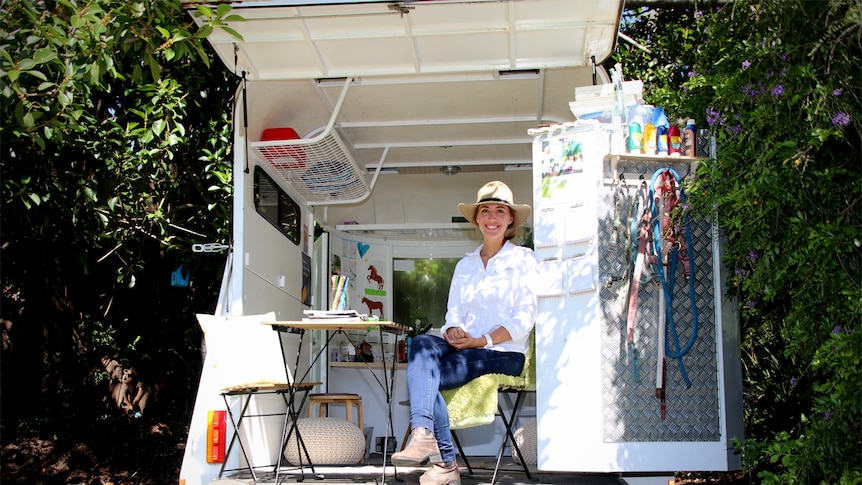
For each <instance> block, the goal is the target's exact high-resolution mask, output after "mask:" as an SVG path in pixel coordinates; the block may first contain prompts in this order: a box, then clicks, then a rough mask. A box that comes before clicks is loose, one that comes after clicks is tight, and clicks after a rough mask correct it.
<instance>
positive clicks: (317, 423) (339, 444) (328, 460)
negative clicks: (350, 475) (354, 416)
mask: <svg viewBox="0 0 862 485" xmlns="http://www.w3.org/2000/svg"><path fill="white" fill-rule="evenodd" d="M296 426H297V428H299V433H300V434H301V435H302V442H303V443H305V447H306V448H307V449H308V457H309V458H311V464H312V465H355V464H357V463H359V462H361V461H362V459H363V458H365V436H364V435H363V434H362V430H360V429H359V428H358V427H357V426H356V425H355V424H353V423H351V422H349V421H347V420H345V419H341V418H299V419H297V420H296ZM284 458H285V459H286V460H287V461H288V463H290V464H291V465H294V466H299V464H300V463H299V449H298V447H297V445H296V433H293V434H292V435H291V436H290V440H289V441H288V442H287V446H286V447H285V448H284ZM302 463H303V464H305V465H308V464H309V463H308V460H307V458H306V457H305V455H304V454H303V455H302Z"/></svg>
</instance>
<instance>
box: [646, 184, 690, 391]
mask: <svg viewBox="0 0 862 485" xmlns="http://www.w3.org/2000/svg"><path fill="white" fill-rule="evenodd" d="M665 171H668V172H670V173H671V174H672V175H673V177H674V179H675V180H676V183H677V185H678V186H679V188H680V189H679V203H680V204H685V201H686V199H687V197H686V194H685V189H683V187H682V184H681V183H680V178H679V175H677V173H676V172H675V171H674V170H673V169H671V168H666V169H662V170H657V171H656V172H655V173H654V174H653V176H652V183H651V185H650V200H651V201H652V200H654V197H655V182H656V179H657V178H658V177H659V176H660V175H661V174H662V173H663V172H665ZM652 217H653V231H654V236H653V244H654V246H655V254H656V257H657V259H658V275H659V280H661V285H662V288H663V289H664V296H665V307H666V309H667V310H666V311H665V344H664V345H665V355H666V356H668V357H670V358H672V359H676V360H677V362H678V363H679V370H680V373H681V374H682V378H683V380H684V381H685V385H686V387H691V379H689V377H688V372H687V371H686V369H685V363H684V362H683V360H682V358H683V356H685V355H686V354H687V353H688V352H689V351H690V350H691V349H692V347H694V341H695V339H697V330H698V314H697V302H696V299H695V294H694V274H695V273H694V258H689V265H690V275H689V278H688V295H689V299H690V301H691V314H692V329H691V335H690V336H689V339H688V342H687V343H686V344H685V346H684V347H682V348H680V345H679V334H678V333H677V331H676V322H674V319H673V288H674V283H675V282H676V262H677V255H678V252H677V251H678V248H676V247H673V248H671V253H670V256H669V258H668V259H669V261H670V263H669V264H668V275H667V277H665V273H664V268H663V264H662V261H661V254H662V253H661V232H660V228H659V224H658V218H657V214H656V207H655V204H653V205H652ZM683 227H684V228H685V240H686V244H687V246H688V250H689V251H690V250H691V248H692V247H693V246H692V241H691V230H690V229H689V219H688V213H687V212H686V213H684V217H683ZM668 332H669V333H670V335H671V337H672V338H673V345H674V347H675V349H674V348H671V340H670V339H669V338H667V337H668Z"/></svg>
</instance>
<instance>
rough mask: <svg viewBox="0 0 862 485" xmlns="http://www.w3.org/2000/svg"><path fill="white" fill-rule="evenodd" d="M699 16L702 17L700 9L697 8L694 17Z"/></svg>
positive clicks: (697, 17)
mask: <svg viewBox="0 0 862 485" xmlns="http://www.w3.org/2000/svg"><path fill="white" fill-rule="evenodd" d="M701 17H703V11H702V10H698V11H697V12H695V13H694V18H696V19H699V18H701Z"/></svg>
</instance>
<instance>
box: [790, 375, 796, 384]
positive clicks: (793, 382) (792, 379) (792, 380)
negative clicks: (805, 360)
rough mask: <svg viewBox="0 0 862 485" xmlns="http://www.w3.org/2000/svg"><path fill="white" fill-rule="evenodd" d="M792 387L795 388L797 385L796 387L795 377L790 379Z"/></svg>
mask: <svg viewBox="0 0 862 485" xmlns="http://www.w3.org/2000/svg"><path fill="white" fill-rule="evenodd" d="M790 385H791V386H795V385H796V376H793V377H791V378H790Z"/></svg>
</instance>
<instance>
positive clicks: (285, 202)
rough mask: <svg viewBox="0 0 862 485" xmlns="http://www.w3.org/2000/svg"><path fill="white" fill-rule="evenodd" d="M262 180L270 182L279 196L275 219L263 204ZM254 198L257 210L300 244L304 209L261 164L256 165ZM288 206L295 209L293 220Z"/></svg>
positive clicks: (294, 241)
mask: <svg viewBox="0 0 862 485" xmlns="http://www.w3.org/2000/svg"><path fill="white" fill-rule="evenodd" d="M262 181H265V182H266V183H268V184H270V185H271V186H272V187H273V188H274V189H275V192H276V196H277V203H276V206H275V209H276V210H275V220H273V218H272V213H271V211H268V210H267V209H266V208H264V207H263V206H262V204H261V200H262V198H263V196H262V195H261V182H262ZM253 199H254V210H255V212H257V213H258V215H260V216H261V217H263V219H264V220H266V221H267V222H269V223H270V224H271V225H272V226H273V227H275V228H276V229H277V230H278V232H280V233H282V234H283V235H284V237H286V238H287V239H288V240H289V241H291V242H292V243H293V244H294V245H296V246H299V240H300V234H302V210H301V208H300V206H299V204H298V203H296V201H295V200H293V198H291V197H290V195H288V194H287V192H285V191H284V190H283V189H282V188H281V187H280V186H279V185H278V184H277V183H275V179H273V178H272V176H271V175H270V174H268V173H267V172H266V170H264V169H263V167H261V166H260V165H257V166H255V167H254V196H253ZM287 208H291V209H293V217H292V220H290V219H291V214H290V213H289V212H288V211H287V210H286V209H287ZM287 227H292V228H293V230H292V231H290V230H289V229H287Z"/></svg>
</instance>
